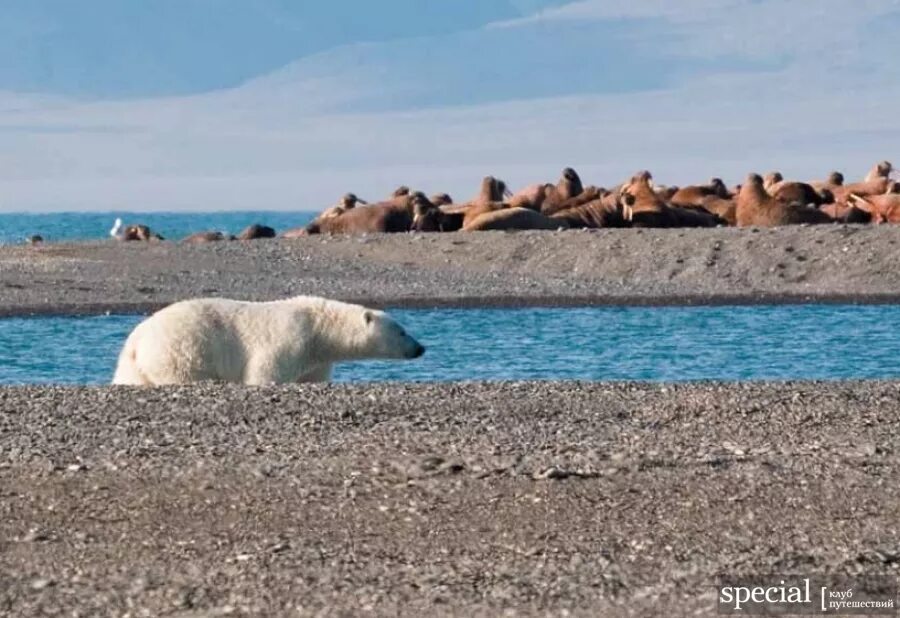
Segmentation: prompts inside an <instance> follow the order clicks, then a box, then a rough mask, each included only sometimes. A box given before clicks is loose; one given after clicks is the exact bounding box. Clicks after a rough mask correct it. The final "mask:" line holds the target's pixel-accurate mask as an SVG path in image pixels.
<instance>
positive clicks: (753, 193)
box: [735, 174, 833, 227]
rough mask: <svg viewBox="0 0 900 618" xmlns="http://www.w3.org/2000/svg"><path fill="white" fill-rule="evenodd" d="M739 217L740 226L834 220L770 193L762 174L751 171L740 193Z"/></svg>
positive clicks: (738, 202)
mask: <svg viewBox="0 0 900 618" xmlns="http://www.w3.org/2000/svg"><path fill="white" fill-rule="evenodd" d="M735 218H736V221H737V225H738V226H742V227H744V226H750V225H756V226H763V227H772V226H777V225H790V224H794V223H831V222H833V219H832V218H831V217H830V216H828V214H826V213H825V212H822V211H821V210H819V209H817V208H811V207H809V206H807V205H806V204H801V203H797V202H794V203H785V202H782V201H780V200H777V199H775V198H774V197H772V196H771V195H769V194H768V193H767V192H766V190H765V187H764V185H763V179H762V177H761V176H760V175H759V174H750V175H749V176H747V181H746V182H745V183H744V184H743V185H742V186H741V192H740V193H739V194H738V196H737V209H736V212H735Z"/></svg>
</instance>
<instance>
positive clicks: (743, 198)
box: [284, 161, 900, 237]
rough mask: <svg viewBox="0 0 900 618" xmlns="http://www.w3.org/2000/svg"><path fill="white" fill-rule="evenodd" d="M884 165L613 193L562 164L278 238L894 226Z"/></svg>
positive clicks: (402, 196)
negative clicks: (466, 195)
mask: <svg viewBox="0 0 900 618" xmlns="http://www.w3.org/2000/svg"><path fill="white" fill-rule="evenodd" d="M894 173H895V170H894V167H893V165H892V164H891V163H890V162H889V161H882V162H880V163H877V164H876V165H875V166H873V167H872V169H871V171H870V172H869V173H868V174H867V175H866V177H865V178H864V179H863V180H861V181H860V182H855V183H850V184H845V183H844V175H843V174H841V173H840V172H831V173H830V174H829V175H828V176H827V177H826V178H825V179H824V180H813V181H809V182H803V181H797V180H785V178H784V176H783V175H782V174H781V173H780V172H777V171H775V172H771V173H769V174H766V176H765V177H762V176H760V175H759V174H756V173H752V174H749V175H748V176H747V178H746V180H745V181H744V182H743V183H742V184H740V185H737V186H734V187H731V188H729V187H727V186H726V185H725V183H724V182H723V181H722V179H720V178H712V179H710V181H709V182H708V183H707V184H700V185H690V186H684V187H677V186H663V185H658V184H656V183H654V181H653V176H652V174H651V173H650V172H648V171H646V170H643V171H640V172H638V173H636V174H635V175H634V176H632V177H631V178H630V179H628V180H627V181H626V182H624V183H621V184H619V185H617V186H615V187H612V188H604V187H598V186H594V185H587V186H585V185H584V184H583V183H582V180H581V178H580V176H579V175H578V173H577V172H576V171H575V170H574V169H572V168H570V167H567V168H565V169H564V170H563V171H562V173H561V175H560V179H559V180H558V181H557V182H556V184H552V183H544V184H534V185H530V186H527V187H525V188H523V189H521V190H520V191H518V192H516V193H513V192H511V191H510V190H509V188H508V187H507V185H506V183H505V182H504V181H503V180H500V179H499V178H495V177H493V176H486V177H485V178H484V179H483V180H482V182H481V187H480V189H479V191H478V194H477V195H476V196H475V197H474V198H472V199H471V200H469V201H467V202H464V203H460V204H456V203H454V202H453V201H452V200H451V199H450V196H449V195H447V194H445V193H441V194H438V195H434V196H432V197H426V195H425V194H424V193H423V192H421V191H411V190H410V189H409V188H408V187H406V186H403V187H400V188H398V189H397V190H396V191H394V193H393V194H392V195H391V196H390V197H389V198H388V199H387V200H385V201H382V202H376V203H373V204H369V205H366V206H358V204H365V202H363V201H361V200H359V199H358V198H357V197H356V196H355V195H354V194H352V193H350V194H347V195H346V196H344V198H343V199H342V200H341V201H340V203H339V204H338V205H336V206H332V207H330V208H328V209H326V210H325V211H323V212H322V214H320V215H319V216H318V217H316V219H315V220H313V221H312V222H311V223H310V224H309V225H307V226H305V227H303V228H298V229H295V230H290V231H288V232H286V233H285V234H284V236H286V237H297V236H304V235H309V234H359V233H369V232H452V231H458V230H461V231H466V232H469V231H480V230H557V229H571V228H604V227H655V228H666V227H714V226H718V225H733V226H765V227H768V226H776V225H791V224H796V223H834V222H841V223H876V224H877V223H900V182H897V181H895V180H892V178H891V176H892V175H893V174H894Z"/></svg>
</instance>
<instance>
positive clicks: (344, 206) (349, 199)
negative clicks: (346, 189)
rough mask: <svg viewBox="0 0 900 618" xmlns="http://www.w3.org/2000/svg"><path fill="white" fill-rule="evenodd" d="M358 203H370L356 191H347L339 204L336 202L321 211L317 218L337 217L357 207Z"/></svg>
mask: <svg viewBox="0 0 900 618" xmlns="http://www.w3.org/2000/svg"><path fill="white" fill-rule="evenodd" d="M357 204H368V202H366V201H365V200H361V199H359V198H358V197H356V194H354V193H346V194H344V196H343V197H341V200H340V201H339V202H338V203H337V204H335V205H334V206H329V207H328V208H326V209H325V210H323V211H322V212H320V213H319V215H318V216H317V217H316V219H317V220H318V219H329V218H331V217H336V216H338V215H339V214H341V213H344V212H346V211H348V210H351V209H353V208H356V205H357Z"/></svg>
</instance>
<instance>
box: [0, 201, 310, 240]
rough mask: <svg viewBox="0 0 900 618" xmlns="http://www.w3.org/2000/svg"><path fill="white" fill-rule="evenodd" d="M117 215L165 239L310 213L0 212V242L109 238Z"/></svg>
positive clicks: (282, 221)
mask: <svg viewBox="0 0 900 618" xmlns="http://www.w3.org/2000/svg"><path fill="white" fill-rule="evenodd" d="M116 217H121V219H122V222H123V223H124V224H125V225H129V224H132V223H143V224H145V225H148V226H150V229H151V230H153V231H154V232H157V233H159V234H161V235H162V236H163V237H164V238H165V239H166V240H180V239H182V238H184V237H185V236H188V235H189V234H193V233H194V232H201V231H205V230H217V231H220V232H226V233H228V234H237V233H239V232H240V231H241V230H242V229H244V228H245V227H247V226H248V225H251V224H253V223H262V224H263V225H268V226H270V227H273V228H275V231H276V232H279V233H280V232H283V231H285V230H287V229H290V228H294V227H299V226H302V225H306V224H307V223H309V221H311V220H312V219H313V217H315V213H312V212H290V211H265V210H259V211H255V210H244V211H233V212H153V213H139V212H59V213H46V214H30V213H9V214H0V245H3V244H22V243H23V242H25V240H26V239H27V238H28V237H30V236H32V235H34V234H39V235H40V236H42V237H43V238H44V241H45V242H72V241H85V240H103V239H106V238H109V237H110V236H109V230H110V229H111V228H112V226H113V223H114V222H115V220H116Z"/></svg>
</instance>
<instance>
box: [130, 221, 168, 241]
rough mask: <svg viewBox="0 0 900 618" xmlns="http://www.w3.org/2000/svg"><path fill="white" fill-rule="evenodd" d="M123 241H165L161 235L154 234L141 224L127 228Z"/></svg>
mask: <svg viewBox="0 0 900 618" xmlns="http://www.w3.org/2000/svg"><path fill="white" fill-rule="evenodd" d="M122 240H126V241H132V240H138V241H143V242H159V241H161V240H165V238H163V237H162V236H160V235H159V234H157V233H155V232H152V231H151V230H150V228H149V227H147V226H146V225H143V224H141V223H138V224H135V225H127V226H125V231H124V233H123V235H122Z"/></svg>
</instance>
